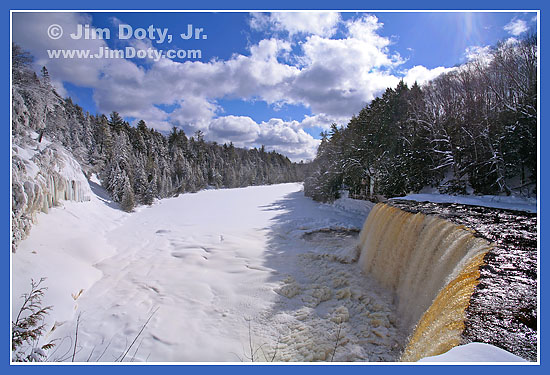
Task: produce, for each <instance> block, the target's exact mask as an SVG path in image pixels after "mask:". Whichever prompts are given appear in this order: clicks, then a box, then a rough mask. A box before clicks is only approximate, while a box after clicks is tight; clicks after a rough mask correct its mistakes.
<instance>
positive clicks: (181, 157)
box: [12, 45, 303, 211]
mask: <svg viewBox="0 0 550 375" xmlns="http://www.w3.org/2000/svg"><path fill="white" fill-rule="evenodd" d="M31 61H32V58H31V57H30V56H29V55H28V54H27V53H25V52H24V51H22V50H21V49H20V48H19V47H18V46H16V45H14V47H13V83H14V90H19V93H21V94H22V97H23V98H25V101H26V102H27V105H26V107H28V108H34V110H32V111H30V112H32V113H25V114H24V116H25V117H26V118H25V119H24V120H18V121H14V124H13V125H14V126H13V128H12V132H13V136H14V137H17V135H18V134H19V133H21V132H23V131H24V129H18V127H21V126H20V125H17V124H21V123H24V124H25V127H28V128H30V129H32V130H35V131H36V132H38V133H39V134H40V138H41V137H42V136H46V137H47V138H48V139H50V140H55V141H58V142H60V143H61V144H62V145H63V146H65V147H66V148H67V149H69V150H70V151H72V153H73V155H74V156H75V158H76V159H77V160H78V161H79V162H80V164H81V165H82V168H83V170H84V171H85V173H86V174H87V175H88V177H91V175H92V174H93V173H96V174H97V176H98V177H99V178H100V180H101V182H102V186H104V187H105V188H107V190H108V191H109V192H110V193H111V195H112V197H113V199H114V200H115V201H117V202H120V203H121V206H122V208H123V209H124V210H127V211H131V210H132V208H133V207H134V206H135V205H137V204H151V203H152V202H153V200H154V199H155V198H164V197H169V196H173V195H177V194H179V193H186V192H196V191H198V190H200V189H204V188H209V187H212V188H222V187H225V188H235V187H244V186H249V185H264V184H275V183H284V182H295V181H303V173H302V172H301V171H302V170H303V166H302V165H300V164H296V163H292V162H291V161H290V160H289V159H288V158H287V157H286V156H283V155H281V154H279V153H276V152H274V151H271V152H267V151H266V150H265V149H264V147H263V146H262V147H261V148H259V149H257V148H253V149H241V148H237V147H234V145H233V144H232V143H230V144H223V145H219V144H217V143H215V142H207V141H205V139H204V136H203V134H202V132H200V131H198V132H196V133H195V134H194V135H193V136H192V137H188V136H187V135H186V134H185V133H184V131H183V130H180V129H177V128H174V129H173V130H172V132H171V133H170V134H169V135H163V134H161V133H160V132H158V131H156V130H154V129H151V128H148V126H147V124H146V123H145V122H144V121H139V123H138V124H137V127H133V126H130V124H129V123H128V122H126V121H124V120H123V119H122V118H121V116H120V115H119V114H118V113H116V112H113V113H111V114H110V116H109V117H108V118H107V117H106V116H105V115H97V116H94V115H90V114H89V113H84V111H83V110H82V108H81V107H79V106H78V105H76V104H74V103H73V102H72V100H71V99H70V98H67V99H62V98H61V97H60V96H59V95H58V94H57V93H56V92H55V90H54V89H53V88H52V86H51V84H50V78H49V75H48V73H47V70H46V69H43V70H42V73H41V77H38V76H37V75H36V74H35V73H34V72H32V70H31V69H30V62H31Z"/></svg>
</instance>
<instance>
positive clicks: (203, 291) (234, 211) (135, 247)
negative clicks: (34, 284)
mask: <svg viewBox="0 0 550 375" xmlns="http://www.w3.org/2000/svg"><path fill="white" fill-rule="evenodd" d="M93 181H96V182H98V180H97V178H96V177H94V176H92V178H91V181H90V186H91V191H92V197H91V199H90V200H89V201H87V202H81V203H76V202H63V206H62V207H55V208H53V209H51V210H50V212H49V213H48V214H44V213H41V214H39V215H38V216H39V217H38V220H37V224H36V225H35V227H34V228H33V230H32V232H31V233H30V235H29V237H28V238H26V239H25V240H23V241H21V243H20V246H19V249H18V251H17V253H14V254H12V302H13V304H12V313H13V314H15V313H16V312H17V311H18V309H19V306H20V304H21V299H20V298H19V296H20V295H21V294H23V293H25V292H28V289H29V286H30V280H31V278H33V279H35V280H38V279H40V278H41V277H46V278H47V279H46V281H45V282H44V283H45V286H47V287H48V290H47V291H46V293H45V297H44V298H45V299H44V303H45V305H52V306H53V309H52V311H51V312H50V314H49V315H48V316H47V319H46V321H45V323H46V327H47V330H48V331H49V332H48V334H47V335H46V338H45V339H46V340H45V342H47V341H50V340H56V348H55V349H53V350H51V351H48V352H47V354H48V359H47V360H49V361H56V360H65V361H66V360H70V357H71V355H69V356H68V357H67V354H66V353H71V354H72V349H71V348H72V345H73V343H74V335H75V330H76V326H77V321H78V327H79V328H78V350H77V353H76V360H77V361H81V362H83V361H92V362H95V361H101V362H114V361H116V360H117V359H120V358H121V355H122V354H123V353H125V352H126V351H128V348H129V345H130V343H131V342H132V341H133V340H134V339H136V338H137V340H136V344H135V345H134V346H133V347H132V348H131V350H130V351H128V354H127V356H126V357H125V359H124V360H125V361H136V362H213V361H227V362H240V361H250V360H252V356H254V360H255V361H267V362H270V361H276V362H279V361H331V360H333V361H335V362H344V361H397V360H398V358H399V354H400V350H401V348H402V346H403V344H404V342H405V339H406V337H405V336H404V334H403V333H402V332H400V331H399V329H398V328H396V317H395V315H394V312H393V307H392V300H391V296H388V295H387V294H385V293H384V292H383V291H381V290H380V289H378V287H377V286H376V285H375V284H374V283H373V282H371V281H370V279H368V278H367V277H365V275H363V274H362V273H361V272H360V269H359V267H358V265H357V263H354V262H353V261H354V260H356V259H357V257H358V249H357V238H356V235H357V232H358V230H359V229H360V228H361V227H362V225H363V223H364V220H365V218H366V216H367V215H368V211H369V210H370V208H371V207H372V204H371V203H369V202H357V201H354V200H351V199H349V198H346V197H344V198H341V199H340V200H338V201H336V202H335V203H333V204H319V203H316V202H313V201H312V200H310V199H308V198H305V197H304V195H303V191H302V185H301V184H295V183H292V184H280V185H271V186H256V187H247V188H239V189H222V190H204V191H200V192H198V193H194V194H182V195H180V196H179V197H175V198H169V199H163V200H160V201H156V202H155V203H154V204H153V205H152V206H141V207H137V208H136V210H135V212H133V213H131V214H128V213H124V212H123V211H121V210H120V209H118V206H117V205H116V204H115V203H113V202H112V201H110V199H109V197H108V195H107V194H106V193H105V191H104V190H103V189H102V188H101V187H100V186H99V185H98V184H97V183H96V182H93ZM148 319H150V320H149V321H148ZM145 325H146V326H145ZM144 326H145V327H144ZM142 328H144V329H143V332H142V333H141V334H140V330H141V329H142ZM336 343H338V346H337V347H336ZM251 353H252V355H251ZM491 358H492V357H491Z"/></svg>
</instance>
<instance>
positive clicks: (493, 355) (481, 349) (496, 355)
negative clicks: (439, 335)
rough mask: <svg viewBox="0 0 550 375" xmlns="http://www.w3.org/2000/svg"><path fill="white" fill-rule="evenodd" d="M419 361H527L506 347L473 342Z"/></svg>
mask: <svg viewBox="0 0 550 375" xmlns="http://www.w3.org/2000/svg"><path fill="white" fill-rule="evenodd" d="M418 362H527V361H526V360H525V359H523V358H521V357H518V356H517V355H514V354H512V353H510V352H507V351H506V350H504V349H501V348H497V347H496V346H493V345H489V344H484V343H480V342H473V343H470V344H466V345H461V346H455V347H454V348H452V349H451V350H449V351H448V352H447V353H443V354H441V355H436V356H433V357H426V358H422V359H421V360H420V361H418Z"/></svg>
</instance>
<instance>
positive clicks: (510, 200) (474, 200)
mask: <svg viewBox="0 0 550 375" xmlns="http://www.w3.org/2000/svg"><path fill="white" fill-rule="evenodd" d="M393 199H405V200H412V201H417V202H434V203H459V204H465V205H471V206H483V207H494V208H503V209H508V210H517V211H527V212H537V199H536V198H525V197H519V196H513V195H510V196H499V195H448V194H436V193H434V194H429V193H426V194H409V195H407V196H404V197H396V198H393Z"/></svg>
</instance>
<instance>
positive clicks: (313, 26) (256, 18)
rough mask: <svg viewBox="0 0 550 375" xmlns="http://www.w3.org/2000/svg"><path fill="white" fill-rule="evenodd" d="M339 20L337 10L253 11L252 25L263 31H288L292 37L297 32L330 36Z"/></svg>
mask: <svg viewBox="0 0 550 375" xmlns="http://www.w3.org/2000/svg"><path fill="white" fill-rule="evenodd" d="M339 22H340V14H338V13H335V12H278V13H269V14H266V13H252V14H251V19H250V26H251V27H252V28H253V29H256V30H262V31H265V30H270V31H273V30H276V31H286V32H288V34H289V36H290V37H291V38H292V37H293V36H294V35H296V34H314V35H320V36H323V37H330V36H332V35H334V33H335V32H336V29H337V25H338V23H339Z"/></svg>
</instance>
